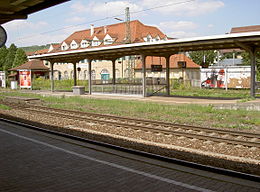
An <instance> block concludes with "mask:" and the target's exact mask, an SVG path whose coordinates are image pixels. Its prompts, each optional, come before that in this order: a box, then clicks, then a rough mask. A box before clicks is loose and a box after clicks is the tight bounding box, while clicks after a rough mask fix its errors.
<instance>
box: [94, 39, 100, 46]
mask: <svg viewBox="0 0 260 192" xmlns="http://www.w3.org/2000/svg"><path fill="white" fill-rule="evenodd" d="M99 45H100V42H99V41H98V40H93V41H92V46H99Z"/></svg>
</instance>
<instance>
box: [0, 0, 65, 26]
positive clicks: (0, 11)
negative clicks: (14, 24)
mask: <svg viewBox="0 0 260 192" xmlns="http://www.w3.org/2000/svg"><path fill="white" fill-rule="evenodd" d="M66 1H69V0H26V1H25V0H2V1H1V3H0V24H3V23H6V22H8V21H12V20H14V19H26V18H27V16H28V15H29V14H31V13H34V12H37V11H40V10H42V9H46V8H49V7H52V6H54V5H57V4H60V3H64V2H66Z"/></svg>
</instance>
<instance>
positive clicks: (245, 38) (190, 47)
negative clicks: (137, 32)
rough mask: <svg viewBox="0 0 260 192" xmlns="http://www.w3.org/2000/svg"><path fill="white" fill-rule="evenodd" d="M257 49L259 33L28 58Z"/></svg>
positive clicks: (62, 59)
mask: <svg viewBox="0 0 260 192" xmlns="http://www.w3.org/2000/svg"><path fill="white" fill-rule="evenodd" d="M237 48H239V49H245V50H251V49H260V32H248V33H234V34H224V35H214V36H204V37H194V38H185V39H174V40H168V41H159V42H152V43H134V44H124V45H117V46H106V47H99V48H94V47H93V48H85V49H77V50H73V51H60V52H55V53H48V54H42V55H33V56H30V57H29V58H30V59H44V60H49V61H53V62H70V61H72V62H73V61H80V60H82V59H86V58H89V59H99V60H112V59H116V58H120V57H123V56H126V55H141V54H144V55H152V56H165V55H172V54H175V53H178V52H186V51H198V50H218V49H237Z"/></svg>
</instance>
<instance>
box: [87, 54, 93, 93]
mask: <svg viewBox="0 0 260 192" xmlns="http://www.w3.org/2000/svg"><path fill="white" fill-rule="evenodd" d="M91 62H92V59H88V93H89V95H91V94H92V82H91Z"/></svg>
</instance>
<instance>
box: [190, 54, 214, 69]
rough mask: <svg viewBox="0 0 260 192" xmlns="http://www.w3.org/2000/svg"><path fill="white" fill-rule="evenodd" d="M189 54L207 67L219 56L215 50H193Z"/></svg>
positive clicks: (196, 61)
mask: <svg viewBox="0 0 260 192" xmlns="http://www.w3.org/2000/svg"><path fill="white" fill-rule="evenodd" d="M204 55H205V62H204ZM189 56H190V58H191V59H192V60H193V61H194V62H195V63H197V64H198V65H200V66H202V67H203V68H207V67H208V66H209V65H210V64H212V63H213V62H214V60H215V59H216V57H217V53H216V52H215V51H214V50H207V51H192V52H189Z"/></svg>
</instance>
